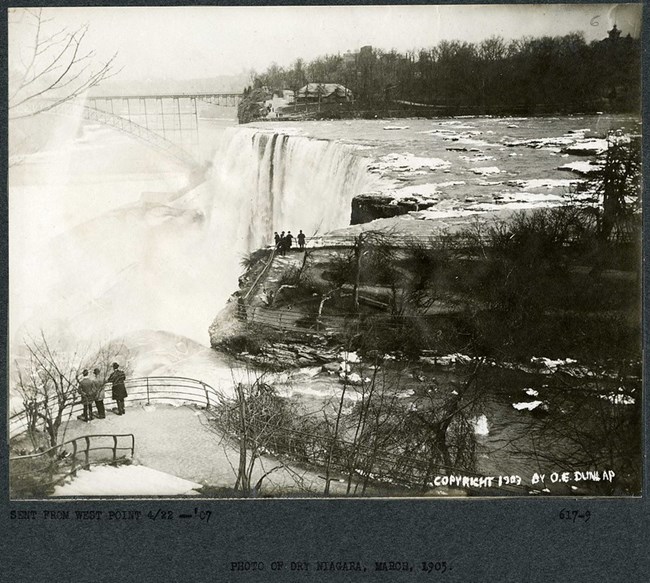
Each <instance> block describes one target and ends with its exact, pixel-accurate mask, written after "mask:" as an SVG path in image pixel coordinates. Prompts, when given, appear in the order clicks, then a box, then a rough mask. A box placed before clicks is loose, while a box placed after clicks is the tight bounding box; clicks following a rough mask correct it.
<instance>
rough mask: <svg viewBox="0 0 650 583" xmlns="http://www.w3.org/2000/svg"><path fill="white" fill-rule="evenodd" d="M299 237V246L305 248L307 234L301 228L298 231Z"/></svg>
mask: <svg viewBox="0 0 650 583" xmlns="http://www.w3.org/2000/svg"><path fill="white" fill-rule="evenodd" d="M296 239H298V246H299V247H300V249H301V250H302V249H304V248H305V234H304V233H303V232H302V229H300V233H298V236H297V237H296Z"/></svg>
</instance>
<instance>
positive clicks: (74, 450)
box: [72, 439, 77, 471]
mask: <svg viewBox="0 0 650 583" xmlns="http://www.w3.org/2000/svg"><path fill="white" fill-rule="evenodd" d="M76 466H77V440H76V439H75V440H74V441H73V442H72V470H73V471H74V469H75V467H76Z"/></svg>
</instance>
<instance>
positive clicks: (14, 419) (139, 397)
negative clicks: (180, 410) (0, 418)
mask: <svg viewBox="0 0 650 583" xmlns="http://www.w3.org/2000/svg"><path fill="white" fill-rule="evenodd" d="M124 384H125V386H126V390H127V393H128V395H129V396H128V397H127V398H126V399H125V401H126V403H127V404H128V403H151V402H152V401H153V402H168V401H172V402H178V401H182V402H185V403H191V404H194V405H199V406H203V407H205V408H206V409H209V408H210V407H211V406H212V405H213V404H215V403H217V402H219V401H220V400H222V399H223V394H222V393H221V392H219V391H217V390H216V389H215V388H213V387H211V386H210V385H209V384H207V383H204V382H203V381H201V380H198V379H193V378H189V377H172V376H151V377H135V378H131V379H127V380H126V382H125V383H124ZM110 386H111V385H110V384H107V385H106V392H107V395H106V397H107V399H110ZM82 411H83V404H82V402H81V401H75V402H74V403H72V405H70V407H69V408H68V409H67V410H66V412H65V417H66V418H68V419H73V418H74V415H75V414H79V413H81V412H82ZM28 423H29V419H28V417H27V414H26V412H25V411H20V412H18V413H14V414H13V415H11V416H10V417H9V437H10V438H13V437H16V436H18V435H21V434H22V433H24V432H25V431H26V430H27V427H28Z"/></svg>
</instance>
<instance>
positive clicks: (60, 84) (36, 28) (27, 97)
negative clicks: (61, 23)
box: [9, 8, 117, 120]
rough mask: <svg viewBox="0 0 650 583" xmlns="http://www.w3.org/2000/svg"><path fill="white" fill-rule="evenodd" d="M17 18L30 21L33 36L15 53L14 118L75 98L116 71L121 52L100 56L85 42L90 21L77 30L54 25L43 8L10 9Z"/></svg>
mask: <svg viewBox="0 0 650 583" xmlns="http://www.w3.org/2000/svg"><path fill="white" fill-rule="evenodd" d="M10 17H11V18H12V23H15V24H18V23H20V24H21V25H23V26H25V27H28V28H29V30H30V33H29V34H30V35H31V37H30V39H29V40H28V41H26V42H24V44H21V46H20V47H17V48H16V49H15V50H16V54H15V55H14V58H13V59H12V63H11V64H12V65H13V67H14V70H13V71H10V87H9V119H10V120H14V119H20V118H25V117H30V116H33V115H37V114H39V113H44V112H46V111H49V110H51V109H53V108H55V107H57V106H59V105H61V104H63V103H66V102H68V101H70V100H73V99H75V98H76V97H78V96H80V95H82V94H83V93H84V92H86V91H87V90H89V89H91V88H92V87H95V86H96V85H99V84H100V83H101V82H102V81H104V80H105V79H108V78H109V77H112V76H113V75H114V74H115V73H116V71H115V69H114V64H115V59H116V57H117V53H115V54H114V55H113V56H112V57H110V58H109V59H108V60H106V61H97V60H96V59H95V57H96V54H95V51H94V50H92V49H91V50H87V49H86V48H85V46H84V42H85V39H86V34H87V32H88V25H87V24H85V25H83V26H81V27H79V28H77V29H76V30H72V31H71V30H69V29H68V28H65V27H64V28H60V29H56V28H55V29H54V32H52V28H53V27H52V25H51V24H50V23H51V22H52V19H48V18H45V17H44V14H43V10H42V9H40V8H39V9H33V8H20V9H13V10H11V12H10Z"/></svg>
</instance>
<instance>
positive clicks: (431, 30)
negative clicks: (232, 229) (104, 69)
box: [9, 4, 641, 80]
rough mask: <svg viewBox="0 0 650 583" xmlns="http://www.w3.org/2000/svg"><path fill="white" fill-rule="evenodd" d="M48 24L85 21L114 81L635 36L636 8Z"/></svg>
mask: <svg viewBox="0 0 650 583" xmlns="http://www.w3.org/2000/svg"><path fill="white" fill-rule="evenodd" d="M44 14H47V16H48V18H51V19H52V20H51V21H50V22H49V23H48V26H54V25H56V26H57V27H59V28H60V27H63V26H68V27H69V28H70V29H75V28H77V27H78V26H80V25H82V24H85V23H88V24H89V25H90V29H89V32H88V34H87V38H86V41H87V45H88V47H89V48H90V47H92V48H95V49H96V51H97V54H98V56H100V57H104V58H108V57H110V56H111V55H112V54H113V53H115V52H118V54H119V56H118V61H119V65H120V66H122V67H123V69H122V71H121V73H120V74H119V78H120V79H124V80H127V79H140V80H145V79H165V78H168V79H191V78H201V77H213V76H216V75H232V74H239V73H242V72H244V71H247V70H249V69H251V68H253V69H256V70H258V71H262V70H264V69H265V68H266V67H268V66H269V65H270V64H271V63H272V62H276V63H278V64H279V65H282V66H285V65H289V64H291V63H292V62H293V61H295V59H296V58H297V57H301V58H303V59H305V60H310V59H313V58H315V57H317V56H320V55H324V54H333V53H334V54H335V53H343V52H345V51H346V50H353V51H354V50H356V49H358V48H359V47H361V46H364V45H372V46H374V47H378V48H381V49H386V50H390V49H393V48H394V49H397V50H399V51H405V50H410V49H419V48H425V47H431V46H433V45H435V44H436V43H438V42H439V41H440V40H443V39H449V40H452V39H461V40H467V41H480V40H482V39H484V38H486V37H489V36H492V35H501V36H503V37H505V38H506V39H511V38H519V37H522V36H527V35H529V36H541V35H549V34H550V35H563V34H567V33H569V32H573V31H581V32H583V33H584V35H585V38H586V40H587V41H588V42H589V41H591V40H594V39H601V38H604V37H605V36H606V35H607V30H608V29H610V28H611V27H612V25H613V24H614V22H616V23H617V25H618V27H619V28H621V29H622V30H623V34H627V33H628V32H629V33H631V34H632V35H633V36H639V33H640V27H641V6H640V5H638V4H637V5H624V4H618V5H617V4H591V5H589V4H584V5H537V6H535V5H523V6H507V5H502V6H494V5H492V6H345V7H343V6H325V7H257V6H254V7H197V6H189V7H147V8H144V7H123V8H48V9H44ZM25 20H26V19H25V18H23V17H21V14H20V11H19V10H18V11H12V12H11V13H10V14H9V33H10V45H9V46H10V53H12V52H13V56H14V57H15V56H16V54H17V47H20V48H21V49H22V50H23V51H25V50H26V47H28V45H29V44H30V42H31V38H33V29H29V28H27V27H25V26H24V23H25Z"/></svg>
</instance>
